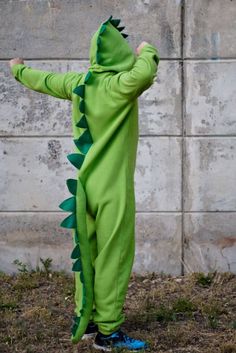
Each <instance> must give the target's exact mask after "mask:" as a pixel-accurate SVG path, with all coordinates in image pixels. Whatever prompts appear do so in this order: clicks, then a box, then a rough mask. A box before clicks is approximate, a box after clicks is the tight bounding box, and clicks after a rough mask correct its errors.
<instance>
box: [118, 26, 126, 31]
mask: <svg viewBox="0 0 236 353" xmlns="http://www.w3.org/2000/svg"><path fill="white" fill-rule="evenodd" d="M117 29H118V31H119V32H121V31H123V29H125V26H123V27H117Z"/></svg>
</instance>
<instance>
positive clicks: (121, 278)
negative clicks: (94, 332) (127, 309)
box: [94, 190, 135, 334]
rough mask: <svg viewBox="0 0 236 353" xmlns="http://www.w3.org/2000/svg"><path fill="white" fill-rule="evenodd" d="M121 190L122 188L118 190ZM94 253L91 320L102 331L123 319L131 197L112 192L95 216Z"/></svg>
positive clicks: (130, 257)
mask: <svg viewBox="0 0 236 353" xmlns="http://www.w3.org/2000/svg"><path fill="white" fill-rule="evenodd" d="M121 193H122V192H121ZM96 233H97V249H98V255H97V258H96V260H95V263H94V268H95V281H94V301H95V306H96V311H95V313H94V322H95V323H96V324H97V325H98V327H99V331H100V332H101V333H103V334H110V333H112V332H114V331H116V330H117V329H118V328H119V326H120V325H121V323H123V322H124V320H125V318H124V314H123V312H122V310H123V304H124V301H125V296H126V292H127V289H128V283H129V279H130V274H131V270H132V265H133V261H134V254H135V199H134V194H133V193H131V195H129V197H127V194H125V193H124V194H123V195H122V194H121V195H120V194H119V192H117V196H116V195H115V193H114V190H113V194H112V195H111V197H110V201H107V202H105V203H103V204H100V206H99V208H98V213H97V217H96Z"/></svg>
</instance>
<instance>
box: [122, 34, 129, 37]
mask: <svg viewBox="0 0 236 353" xmlns="http://www.w3.org/2000/svg"><path fill="white" fill-rule="evenodd" d="M121 35H122V36H123V37H124V38H127V37H128V36H129V35H128V34H126V33H121Z"/></svg>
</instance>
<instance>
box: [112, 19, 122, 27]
mask: <svg viewBox="0 0 236 353" xmlns="http://www.w3.org/2000/svg"><path fill="white" fill-rule="evenodd" d="M110 22H111V24H113V26H114V27H117V26H118V25H119V23H120V19H119V18H113V20H111V21H110Z"/></svg>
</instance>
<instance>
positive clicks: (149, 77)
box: [111, 43, 160, 100]
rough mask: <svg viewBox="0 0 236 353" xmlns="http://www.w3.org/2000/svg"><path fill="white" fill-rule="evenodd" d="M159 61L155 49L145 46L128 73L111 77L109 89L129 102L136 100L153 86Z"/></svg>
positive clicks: (124, 72) (149, 45)
mask: <svg viewBox="0 0 236 353" xmlns="http://www.w3.org/2000/svg"><path fill="white" fill-rule="evenodd" d="M159 60H160V57H159V53H158V51H157V48H155V47H154V46H153V45H151V44H149V43H148V44H146V45H145V46H143V48H142V49H141V52H140V55H139V56H138V57H137V60H136V62H135V63H134V65H133V67H132V69H131V70H130V71H123V72H121V73H119V74H117V75H114V76H113V78H112V80H113V82H112V87H111V89H113V90H115V91H116V92H119V93H120V94H121V95H122V96H125V97H126V98H127V99H129V100H132V99H134V98H137V97H138V96H140V95H141V94H142V92H143V91H145V90H146V89H148V88H149V87H150V86H151V85H152V84H153V82H154V79H155V77H156V72H157V67H158V64H159Z"/></svg>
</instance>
